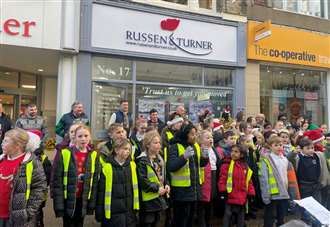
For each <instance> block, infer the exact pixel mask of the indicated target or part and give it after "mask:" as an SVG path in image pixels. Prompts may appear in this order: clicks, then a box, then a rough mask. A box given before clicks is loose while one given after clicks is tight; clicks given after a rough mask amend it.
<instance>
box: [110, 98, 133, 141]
mask: <svg viewBox="0 0 330 227" xmlns="http://www.w3.org/2000/svg"><path fill="white" fill-rule="evenodd" d="M113 123H120V124H123V127H124V129H125V130H126V132H127V136H128V135H129V131H130V127H132V125H133V121H132V115H131V113H129V112H128V100H126V99H122V100H120V109H119V110H118V111H117V112H115V113H113V114H112V115H111V117H110V121H109V124H108V125H109V127H110V125H112V124H113Z"/></svg>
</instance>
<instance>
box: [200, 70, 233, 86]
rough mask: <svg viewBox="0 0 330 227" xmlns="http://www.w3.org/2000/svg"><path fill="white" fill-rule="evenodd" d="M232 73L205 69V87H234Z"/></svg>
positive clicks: (230, 71)
mask: <svg viewBox="0 0 330 227" xmlns="http://www.w3.org/2000/svg"><path fill="white" fill-rule="evenodd" d="M232 72H233V70H230V69H215V68H205V70H204V73H205V85H207V86H221V87H232V86H233V79H232Z"/></svg>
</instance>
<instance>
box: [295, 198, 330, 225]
mask: <svg viewBox="0 0 330 227" xmlns="http://www.w3.org/2000/svg"><path fill="white" fill-rule="evenodd" d="M294 202H295V203H297V204H298V205H299V206H301V207H303V208H305V209H306V210H307V211H308V212H309V213H310V214H311V215H313V216H314V217H315V218H316V219H317V220H319V221H320V223H321V224H322V225H330V211H328V210H327V209H326V208H325V207H324V206H322V205H321V204H320V203H319V202H317V201H316V200H315V199H314V198H313V197H311V196H310V197H307V198H304V199H302V200H294Z"/></svg>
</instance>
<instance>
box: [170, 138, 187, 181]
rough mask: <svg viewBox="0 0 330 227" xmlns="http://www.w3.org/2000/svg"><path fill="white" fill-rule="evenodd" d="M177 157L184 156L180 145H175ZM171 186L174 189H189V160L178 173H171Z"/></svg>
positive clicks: (183, 149)
mask: <svg viewBox="0 0 330 227" xmlns="http://www.w3.org/2000/svg"><path fill="white" fill-rule="evenodd" d="M177 147H178V155H179V156H181V155H183V154H184V151H185V148H184V147H183V146H182V145H181V144H179V143H178V144H177ZM171 185H172V186H174V187H190V186H191V181H190V168H189V159H188V160H187V162H186V164H185V165H184V166H183V167H182V168H180V169H179V170H178V171H175V172H171Z"/></svg>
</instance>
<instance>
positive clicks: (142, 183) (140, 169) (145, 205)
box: [136, 152, 167, 212]
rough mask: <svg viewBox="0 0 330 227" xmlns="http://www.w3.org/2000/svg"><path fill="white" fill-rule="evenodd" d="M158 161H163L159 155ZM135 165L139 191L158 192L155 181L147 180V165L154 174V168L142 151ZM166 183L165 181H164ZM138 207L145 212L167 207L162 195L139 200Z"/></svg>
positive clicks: (157, 185)
mask: <svg viewBox="0 0 330 227" xmlns="http://www.w3.org/2000/svg"><path fill="white" fill-rule="evenodd" d="M158 161H159V162H161V163H162V165H164V161H163V160H162V158H161V157H160V156H159V158H158ZM136 165H137V173H138V178H139V189H140V192H142V191H144V192H154V193H158V191H159V186H160V185H159V184H157V183H152V182H150V181H149V180H148V174H147V166H150V167H151V168H152V169H153V171H154V172H155V174H156V170H155V168H154V167H153V166H152V164H151V162H150V160H149V158H148V157H147V155H146V153H145V152H143V153H142V154H141V155H140V156H139V157H138V158H137V160H136ZM164 171H165V170H164V169H163V170H162V171H161V172H162V174H164ZM165 184H166V183H165ZM140 198H141V199H140V201H142V196H141V193H140ZM140 208H141V211H147V212H154V211H161V210H165V209H166V208H167V206H166V202H165V200H164V198H163V197H161V196H160V197H158V198H156V199H152V200H149V201H146V202H143V201H142V202H141V203H140Z"/></svg>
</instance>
